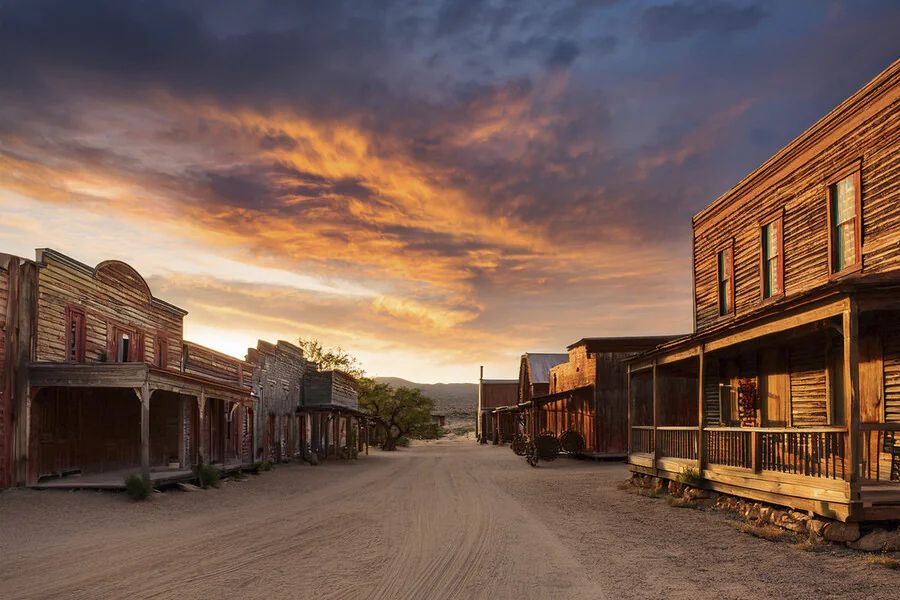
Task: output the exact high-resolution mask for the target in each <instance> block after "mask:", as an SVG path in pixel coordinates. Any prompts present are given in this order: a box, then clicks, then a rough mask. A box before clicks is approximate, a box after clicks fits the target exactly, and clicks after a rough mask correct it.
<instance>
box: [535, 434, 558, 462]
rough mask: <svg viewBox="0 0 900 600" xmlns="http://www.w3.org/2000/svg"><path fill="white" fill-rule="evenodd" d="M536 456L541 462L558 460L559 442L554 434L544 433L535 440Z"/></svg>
mask: <svg viewBox="0 0 900 600" xmlns="http://www.w3.org/2000/svg"><path fill="white" fill-rule="evenodd" d="M534 452H535V456H536V457H537V458H538V459H540V460H556V457H557V456H559V442H558V441H557V439H556V437H555V436H553V435H552V434H548V433H542V434H541V435H539V436H538V437H537V438H536V439H535V440H534Z"/></svg>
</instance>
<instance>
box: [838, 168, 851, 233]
mask: <svg viewBox="0 0 900 600" xmlns="http://www.w3.org/2000/svg"><path fill="white" fill-rule="evenodd" d="M836 187H837V190H836V192H837V223H838V224H841V223H846V222H847V221H849V220H851V219H853V218H854V217H855V216H856V188H855V185H854V181H853V176H852V175H851V176H850V177H847V178H845V179H843V180H841V181H840V182H838V184H837V186H836Z"/></svg>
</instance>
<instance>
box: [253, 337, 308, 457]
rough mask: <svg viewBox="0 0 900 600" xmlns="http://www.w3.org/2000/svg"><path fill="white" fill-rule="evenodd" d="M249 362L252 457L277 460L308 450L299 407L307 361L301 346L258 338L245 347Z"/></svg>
mask: <svg viewBox="0 0 900 600" xmlns="http://www.w3.org/2000/svg"><path fill="white" fill-rule="evenodd" d="M247 361H248V362H250V363H252V364H253V381H252V387H253V395H254V396H255V397H256V403H257V407H256V410H257V414H258V418H257V419H256V421H255V427H254V429H253V430H252V432H251V436H250V438H251V439H250V446H251V447H252V448H253V456H254V457H255V458H256V460H263V459H266V460H271V461H273V462H281V461H285V460H290V459H291V458H295V457H298V456H302V455H303V454H304V453H306V452H309V451H310V447H309V446H310V440H309V435H308V433H307V431H308V429H309V427H310V425H309V422H308V421H309V418H310V417H309V415H308V414H307V413H305V412H304V411H303V389H304V378H305V375H306V371H307V369H308V368H309V365H308V363H307V361H306V359H305V358H304V356H303V350H301V349H300V348H298V347H297V346H295V345H293V344H291V343H288V342H285V341H283V340H280V341H279V342H278V343H277V344H271V343H269V342H265V341H263V340H259V342H258V343H257V346H256V348H250V349H248V350H247Z"/></svg>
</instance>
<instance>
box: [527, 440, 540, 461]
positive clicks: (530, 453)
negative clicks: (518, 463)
mask: <svg viewBox="0 0 900 600" xmlns="http://www.w3.org/2000/svg"><path fill="white" fill-rule="evenodd" d="M525 460H526V461H527V462H528V464H529V465H531V466H532V467H536V466H537V464H538V456H537V448H536V446H535V444H534V442H528V446H527V449H526V452H525Z"/></svg>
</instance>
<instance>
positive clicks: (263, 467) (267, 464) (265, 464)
mask: <svg viewBox="0 0 900 600" xmlns="http://www.w3.org/2000/svg"><path fill="white" fill-rule="evenodd" d="M274 468H275V463H273V462H272V461H271V460H268V459H266V460H264V461H262V462H261V463H259V470H260V471H271V470H272V469H274Z"/></svg>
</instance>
